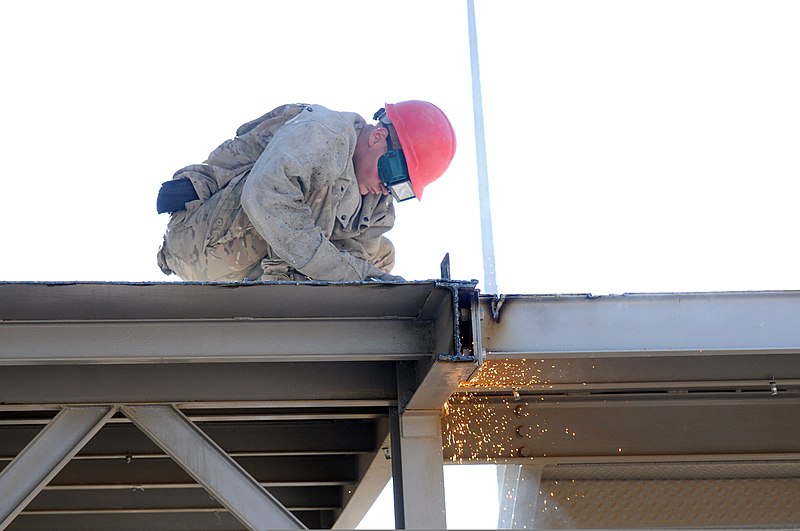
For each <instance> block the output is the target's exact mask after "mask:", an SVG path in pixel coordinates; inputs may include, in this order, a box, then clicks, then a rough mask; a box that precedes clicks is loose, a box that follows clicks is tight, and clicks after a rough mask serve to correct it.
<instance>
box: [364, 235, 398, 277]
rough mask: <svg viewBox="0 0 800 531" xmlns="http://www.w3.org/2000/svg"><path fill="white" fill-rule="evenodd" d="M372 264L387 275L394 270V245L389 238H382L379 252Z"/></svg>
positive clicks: (373, 258)
mask: <svg viewBox="0 0 800 531" xmlns="http://www.w3.org/2000/svg"><path fill="white" fill-rule="evenodd" d="M370 263H372V265H374V266H375V267H377V268H378V269H380V270H382V271H386V272H387V273H390V272H391V271H392V269H394V245H393V244H392V242H391V240H389V238H386V237H384V236H381V240H380V244H379V245H378V252H376V253H375V255H374V256H373V257H372V260H371V261H370Z"/></svg>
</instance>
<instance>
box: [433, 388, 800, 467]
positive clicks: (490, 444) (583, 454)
mask: <svg viewBox="0 0 800 531" xmlns="http://www.w3.org/2000/svg"><path fill="white" fill-rule="evenodd" d="M743 395H744V396H743ZM462 398H463V399H464V401H463V402H459V397H455V399H454V400H453V401H452V402H451V403H450V404H449V406H448V408H447V416H446V417H445V432H446V434H447V438H446V440H445V442H446V444H445V448H444V455H445V457H446V458H448V459H451V460H453V461H457V462H460V461H462V460H463V461H470V460H475V461H482V462H485V461H486V460H491V459H496V460H499V461H500V462H517V463H530V462H533V461H538V460H539V459H544V458H547V459H555V460H559V459H563V460H578V461H582V462H585V463H591V462H609V461H616V462H625V461H626V460H629V459H641V458H645V457H647V456H650V457H651V459H656V460H665V459H666V460H673V461H675V460H684V459H685V458H686V457H685V456H688V455H705V456H708V455H726V456H729V458H730V459H748V457H747V456H748V455H750V456H752V455H764V454H774V455H781V454H796V453H797V451H798V444H797V441H798V440H800V423H798V422H797V412H798V410H800V398H799V397H797V396H781V395H780V394H778V395H775V396H772V394H771V393H769V392H766V391H765V392H763V393H762V394H761V396H760V397H759V396H749V395H747V394H743V393H737V392H731V393H729V394H728V395H717V396H707V397H704V396H702V395H701V396H700V397H697V396H686V395H683V396H682V395H681V394H673V395H670V394H657V395H653V396H645V395H639V396H635V395H627V396H626V395H621V396H616V397H614V396H605V397H595V398H592V397H580V396H573V397H570V396H537V397H528V396H526V397H523V396H520V397H519V400H514V399H513V398H504V397H491V398H488V399H477V400H476V399H474V397H462ZM669 456H672V457H669Z"/></svg>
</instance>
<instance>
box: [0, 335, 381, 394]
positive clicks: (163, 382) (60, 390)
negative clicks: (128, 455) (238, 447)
mask: <svg viewBox="0 0 800 531" xmlns="http://www.w3.org/2000/svg"><path fill="white" fill-rule="evenodd" d="M1 328H2V325H0V329H1ZM30 382H37V385H30ZM85 382H92V385H86V383H85ZM298 382H302V383H303V385H298ZM267 383H268V385H265V384H267ZM0 389H2V390H3V402H4V403H6V404H40V405H46V404H50V405H53V404H55V405H58V404H98V403H100V404H105V403H135V402H148V403H154V402H167V403H191V404H199V405H202V404H204V403H207V402H216V403H218V404H221V403H225V404H231V403H249V404H250V405H251V406H256V405H258V406H271V407H276V406H277V407H281V406H283V405H284V404H285V407H297V406H298V405H305V406H307V407H316V405H317V404H319V406H329V405H331V404H332V403H333V401H335V404H336V405H337V406H338V407H353V406H360V405H362V404H368V405H369V404H375V403H377V404H378V405H383V406H388V405H389V404H390V403H392V402H393V401H394V400H396V396H397V383H396V374H395V364H394V363H393V362H388V361H387V362H384V361H363V362H356V361H354V362H347V363H336V362H327V363H316V362H309V363H277V362H276V363H272V362H270V363H162V364H134V365H103V364H93V365H29V366H8V367H3V368H2V370H0ZM309 389H313V390H314V393H313V394H309V391H308V390H309ZM245 405H246V404H245Z"/></svg>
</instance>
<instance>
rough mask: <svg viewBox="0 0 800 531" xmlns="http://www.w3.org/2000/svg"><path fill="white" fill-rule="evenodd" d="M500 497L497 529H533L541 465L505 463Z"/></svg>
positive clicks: (537, 502)
mask: <svg viewBox="0 0 800 531" xmlns="http://www.w3.org/2000/svg"><path fill="white" fill-rule="evenodd" d="M503 468H504V469H505V474H504V480H503V487H502V489H503V496H502V497H501V499H500V514H499V517H498V522H497V528H498V529H535V528H536V514H537V511H538V510H539V497H540V494H541V493H540V485H541V482H542V468H543V467H542V466H537V465H522V466H513V465H507V466H505V467H503Z"/></svg>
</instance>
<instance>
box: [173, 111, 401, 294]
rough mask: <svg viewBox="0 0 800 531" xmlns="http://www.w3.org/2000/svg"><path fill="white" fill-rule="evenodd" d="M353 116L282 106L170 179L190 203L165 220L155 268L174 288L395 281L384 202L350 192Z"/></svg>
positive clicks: (387, 201)
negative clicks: (172, 279)
mask: <svg viewBox="0 0 800 531" xmlns="http://www.w3.org/2000/svg"><path fill="white" fill-rule="evenodd" d="M365 125H366V122H365V121H364V119H363V118H361V117H360V116H358V115H357V114H354V113H340V112H335V111H331V110H329V109H326V108H325V107H322V106H320V105H300V104H297V105H284V106H281V107H278V108H276V109H274V110H272V111H270V112H269V113H267V114H265V115H264V116H262V117H260V118H257V119H256V120H253V121H252V122H249V123H247V124H244V125H243V126H241V127H240V128H239V129H238V130H237V132H236V134H237V136H236V138H233V139H231V140H228V141H226V142H224V143H223V144H222V145H220V146H219V147H218V148H217V149H216V150H214V151H213V152H212V153H211V154H210V155H209V158H208V160H206V162H205V163H203V164H197V165H192V166H187V167H186V168H183V169H182V170H179V171H178V172H177V173H176V174H175V175H174V176H173V179H180V178H188V179H190V180H191V182H192V184H193V185H194V188H195V191H196V192H197V194H198V196H199V200H198V201H193V202H191V203H188V204H187V208H186V210H181V211H178V212H175V213H174V214H172V216H171V217H170V221H169V225H168V227H167V232H166V234H165V236H164V242H163V244H162V246H161V249H159V252H158V264H159V266H160V267H161V270H162V271H163V272H164V273H165V274H170V273H173V272H174V273H176V274H177V275H178V276H179V277H181V278H182V279H184V280H201V281H238V280H307V279H309V278H310V279H315V280H331V281H337V280H338V281H358V280H364V279H368V278H382V279H399V277H392V275H389V274H388V273H389V272H390V271H391V269H392V267H393V266H394V247H393V246H392V244H391V242H390V241H389V240H388V239H387V238H386V237H384V236H382V235H383V233H384V232H386V231H388V230H389V229H391V228H392V226H393V225H394V220H395V213H394V204H393V203H392V198H391V196H383V195H376V194H369V195H364V196H362V195H361V194H360V193H359V190H358V184H357V182H356V177H355V173H354V170H353V150H354V149H355V145H356V139H357V137H358V133H359V131H361V129H362V128H363V127H364V126H365Z"/></svg>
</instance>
